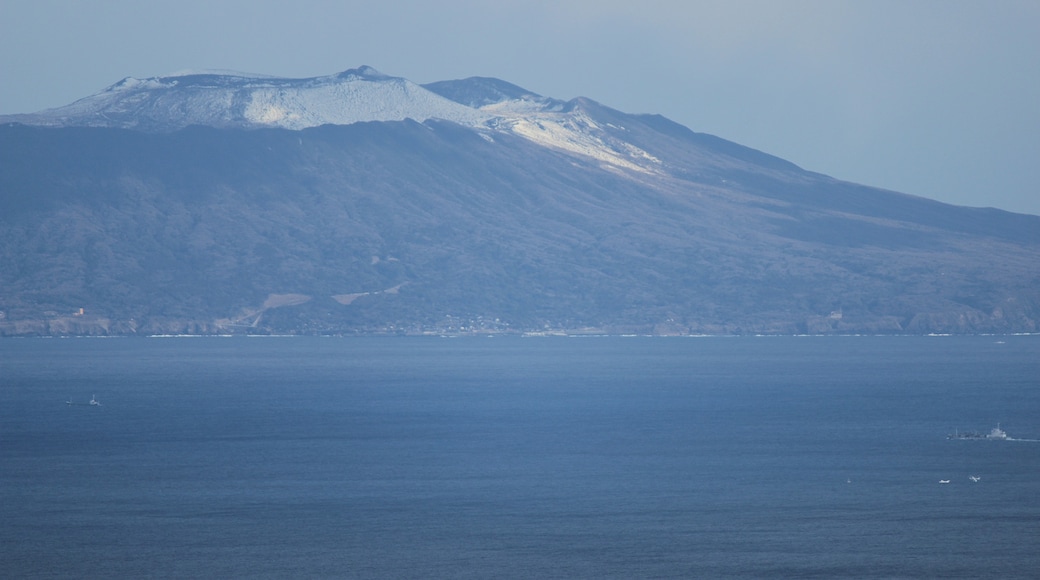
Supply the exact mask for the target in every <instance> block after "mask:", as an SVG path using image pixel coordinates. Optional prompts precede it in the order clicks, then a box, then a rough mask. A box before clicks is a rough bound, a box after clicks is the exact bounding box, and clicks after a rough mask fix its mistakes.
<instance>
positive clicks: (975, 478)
mask: <svg viewBox="0 0 1040 580" xmlns="http://www.w3.org/2000/svg"><path fill="white" fill-rule="evenodd" d="M968 479H970V480H972V481H974V482H975V483H978V482H979V480H980V479H982V478H981V477H979V476H977V475H969V476H968Z"/></svg>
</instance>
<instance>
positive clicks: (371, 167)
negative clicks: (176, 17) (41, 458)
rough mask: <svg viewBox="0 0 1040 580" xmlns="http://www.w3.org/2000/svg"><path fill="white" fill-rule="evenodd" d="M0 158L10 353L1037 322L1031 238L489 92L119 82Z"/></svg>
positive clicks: (206, 80) (661, 133) (195, 79)
mask: <svg viewBox="0 0 1040 580" xmlns="http://www.w3.org/2000/svg"><path fill="white" fill-rule="evenodd" d="M0 156H2V157H0V158H2V159H3V161H2V163H0V334H6V335H34V334H134V333H138V334H140V333H144V334H153V333H234V332H241V333H271V332H277V333H444V332H452V333H455V332H463V333H466V332H522V331H526V332H557V331H560V332H589V333H598V332H605V333H655V334H715V333H782V334H796V333H834V332H841V333H849V332H870V333H931V332H937V333H947V332H952V333H969V332H1035V331H1037V330H1038V324H1040V322H1038V321H1040V217H1037V216H1027V215H1019V214H1012V213H1008V212H1003V211H999V210H994V209H973V208H964V207H956V206H951V205H946V204H942V203H939V202H935V201H931V200H927V199H923V198H920V197H914V196H910V195H905V194H900V193H896V192H891V191H884V190H880V189H875V188H871V187H868V186H863V185H857V184H852V183H847V182H843V181H840V180H837V179H833V178H831V177H828V176H824V175H820V174H816V173H812V172H809V171H805V170H803V169H801V168H799V167H797V166H795V165H793V164H791V163H788V162H786V161H784V160H782V159H779V158H776V157H774V156H771V155H768V154H766V153H763V152H760V151H756V150H752V149H749V148H746V147H742V146H740V145H738V144H736V143H732V142H729V141H726V140H724V139H720V138H718V137H715V136H711V135H706V134H702V133H695V132H693V131H691V130H690V129H688V128H686V127H683V126H681V125H678V124H676V123H673V122H671V121H669V120H668V119H665V118H663V117H660V116H657V115H632V114H627V113H623V112H620V111H616V110H614V109H611V108H609V107H606V106H603V105H601V104H599V103H596V102H595V101H592V100H590V99H586V98H578V99H573V100H570V101H561V100H557V99H553V98H548V97H543V96H541V95H537V94H534V93H531V92H530V91H527V90H525V89H523V88H521V87H517V86H516V85H512V84H510V83H507V82H504V81H501V80H498V79H490V78H470V79H464V80H456V81H443V82H437V83H431V84H427V85H423V86H420V85H417V84H415V83H412V82H410V81H407V80H406V79H402V78H397V77H392V76H388V75H384V74H382V73H379V72H378V71H376V70H374V69H372V68H370V67H361V68H358V69H353V70H349V71H345V72H343V73H340V74H337V75H331V76H327V77H318V78H312V79H282V78H273V77H262V76H257V75H244V74H240V73H205V72H199V73H181V74H177V75H170V76H165V77H156V78H150V79H140V80H139V79H124V80H123V81H120V82H119V83H116V84H115V85H112V86H111V87H109V88H108V89H105V90H104V91H102V92H100V93H98V94H96V95H93V96H89V97H86V98H84V99H81V100H79V101H77V102H75V103H72V104H70V105H68V106H65V107H60V108H57V109H51V110H47V111H41V112H39V113H36V114H31V115H14V116H8V117H0Z"/></svg>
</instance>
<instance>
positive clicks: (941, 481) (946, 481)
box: [939, 479, 950, 485]
mask: <svg viewBox="0 0 1040 580" xmlns="http://www.w3.org/2000/svg"><path fill="white" fill-rule="evenodd" d="M939 483H941V484H943V485H945V484H947V483H950V480H949V479H940V480H939Z"/></svg>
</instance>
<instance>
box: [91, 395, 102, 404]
mask: <svg viewBox="0 0 1040 580" xmlns="http://www.w3.org/2000/svg"><path fill="white" fill-rule="evenodd" d="M90 404H91V405H93V406H95V407H100V406H101V403H99V402H98V400H97V395H90Z"/></svg>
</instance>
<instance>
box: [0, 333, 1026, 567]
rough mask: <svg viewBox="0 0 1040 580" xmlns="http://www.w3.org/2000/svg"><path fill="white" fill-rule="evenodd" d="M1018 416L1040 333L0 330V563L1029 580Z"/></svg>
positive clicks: (1022, 420)
mask: <svg viewBox="0 0 1040 580" xmlns="http://www.w3.org/2000/svg"><path fill="white" fill-rule="evenodd" d="M92 395H96V396H97V399H98V400H99V401H100V402H101V403H102V406H100V407H91V406H88V405H72V406H69V405H66V404H65V401H66V400H71V401H73V402H74V403H86V402H87V401H88V400H89V399H90V397H91V396H92ZM997 422H1000V424H1001V427H1002V428H1004V429H1005V430H1006V431H1007V432H1008V434H1009V435H1011V436H1012V437H1015V438H1018V439H1036V440H1040V337H918V338H908V337H832V338H823V337H788V338H750V337H748V338H696V339H691V338H669V339H664V338H583V339H576V338H539V339H521V338H493V339H490V338H464V339H439V338H422V339H420V338H386V339H382V338H325V339H321V338H166V339H143V338H142V339H104V340H103V339H61V340H59V339H52V340H45V339H31V340H17V339H6V340H0V498H2V499H0V576H3V577H9V578H10V577H30V578H50V577H54V578H70V577H96V578H114V577H140V578H145V577H216V578H226V577H272V578H289V577H292V578H300V577H358V578H383V577H392V578H428V577H450V578H504V577H517V578H531V577H542V578H554V577H590V578H609V577H616V578H637V577H686V578H688V577H704V578H718V577H795V578H802V577H820V578H830V577H843V576H844V577H897V578H898V577H945V578H951V577H962V578H978V577H985V578H1015V577H1018V578H1030V577H1034V578H1035V577H1038V576H1040V441H1000V442H996V441H951V440H947V439H946V434H947V433H950V432H953V431H954V430H955V429H960V430H979V431H988V430H989V429H990V428H992V427H993V426H995V425H996V424H997ZM972 475H975V476H978V477H980V480H979V481H978V482H977V483H976V482H972V481H971V480H970V479H969V476H972ZM940 480H949V481H950V483H949V484H940V483H939V481H940Z"/></svg>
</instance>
